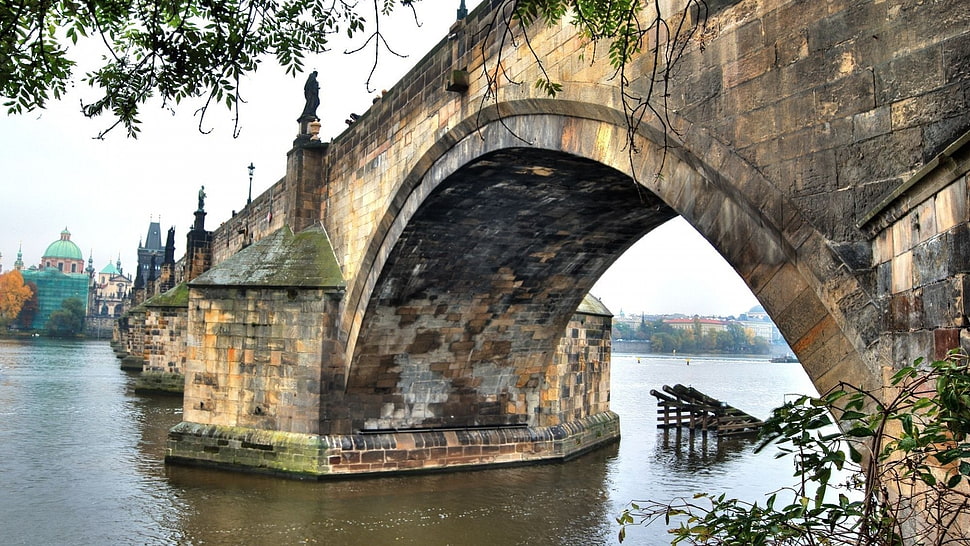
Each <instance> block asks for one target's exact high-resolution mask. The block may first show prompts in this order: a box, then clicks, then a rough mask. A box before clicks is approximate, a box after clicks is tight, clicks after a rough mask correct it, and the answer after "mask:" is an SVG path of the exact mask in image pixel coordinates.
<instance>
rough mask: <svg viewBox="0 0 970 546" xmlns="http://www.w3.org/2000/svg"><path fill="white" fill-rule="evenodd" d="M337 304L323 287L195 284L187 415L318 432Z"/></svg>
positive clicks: (204, 420) (215, 422)
mask: <svg viewBox="0 0 970 546" xmlns="http://www.w3.org/2000/svg"><path fill="white" fill-rule="evenodd" d="M333 307H334V304H333V302H332V301H331V299H330V298H329V297H328V296H327V294H326V292H325V291H324V290H320V289H296V288H285V289H284V288H279V289H273V288H265V289H255V288H249V289H247V288H217V287H206V288H204V289H198V288H192V289H191V291H190V305H189V330H188V343H187V345H188V346H187V350H186V356H187V360H186V370H185V374H186V387H185V403H184V408H185V416H184V419H185V420H186V421H191V422H196V423H209V424H213V425H222V426H231V427H236V426H240V427H252V428H256V429H264V430H275V431H284V432H295V433H306V434H315V433H317V432H318V430H319V419H320V370H321V365H322V360H323V358H322V356H321V351H322V348H323V346H324V343H325V337H326V336H325V332H327V331H329V330H328V328H330V321H331V317H332V316H333V312H334V309H333Z"/></svg>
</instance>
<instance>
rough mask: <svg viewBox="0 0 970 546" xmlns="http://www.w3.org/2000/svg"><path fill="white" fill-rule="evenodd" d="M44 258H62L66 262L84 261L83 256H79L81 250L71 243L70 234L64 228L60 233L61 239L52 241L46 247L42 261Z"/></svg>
mask: <svg viewBox="0 0 970 546" xmlns="http://www.w3.org/2000/svg"><path fill="white" fill-rule="evenodd" d="M46 258H64V259H67V260H82V261H83V260H84V256H83V255H82V254H81V249H80V248H78V246H77V245H76V244H74V242H73V241H71V232H70V231H68V230H67V228H64V231H62V232H61V238H60V239H59V240H57V241H54V242H53V243H51V244H50V246H48V247H47V250H46V251H44V255H43V257H42V259H46Z"/></svg>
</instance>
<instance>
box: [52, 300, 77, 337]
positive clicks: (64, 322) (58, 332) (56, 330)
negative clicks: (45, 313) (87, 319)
mask: <svg viewBox="0 0 970 546" xmlns="http://www.w3.org/2000/svg"><path fill="white" fill-rule="evenodd" d="M83 331H84V303H83V302H82V301H81V300H79V299H78V298H67V299H66V300H64V301H63V302H62V303H61V308H60V309H58V310H57V311H54V312H53V313H51V316H50V318H49V319H47V335H48V336H51V337H74V336H76V335H78V334H80V333H81V332H83Z"/></svg>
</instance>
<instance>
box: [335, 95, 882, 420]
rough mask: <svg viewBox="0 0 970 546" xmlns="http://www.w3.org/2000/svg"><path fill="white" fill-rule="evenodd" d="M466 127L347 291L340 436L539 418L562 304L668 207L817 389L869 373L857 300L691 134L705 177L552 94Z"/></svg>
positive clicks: (780, 207) (740, 170)
mask: <svg viewBox="0 0 970 546" xmlns="http://www.w3.org/2000/svg"><path fill="white" fill-rule="evenodd" d="M480 118H481V119H479V120H477V121H479V122H481V123H476V124H472V123H466V124H463V125H460V126H458V127H455V128H453V129H452V130H451V132H450V133H449V134H446V135H445V136H444V137H443V138H442V141H441V142H440V143H439V144H436V145H435V146H433V147H432V148H431V149H430V151H429V152H427V153H426V155H425V157H424V158H422V159H421V160H420V161H418V162H417V167H415V171H414V174H413V175H412V176H411V177H410V178H409V179H408V180H405V181H404V183H403V184H402V186H401V188H400V190H399V191H398V193H397V194H396V196H395V197H394V199H392V202H391V204H390V206H389V208H388V212H387V214H386V216H385V220H384V221H383V222H382V226H384V227H383V228H382V229H383V231H382V232H381V233H378V234H377V237H375V239H374V243H373V245H372V247H371V249H370V251H369V252H368V258H367V259H365V262H364V266H363V271H369V272H370V273H369V274H368V275H365V276H362V277H361V279H362V280H358V281H357V284H356V285H355V286H353V287H352V288H351V292H350V300H349V308H348V309H351V310H353V309H356V311H355V312H352V313H350V314H349V315H347V316H348V317H358V318H357V319H356V320H357V321H358V322H356V324H354V325H351V326H350V327H348V331H349V332H350V344H349V346H348V353H347V356H348V359H347V363H348V368H347V370H346V383H345V395H346V396H348V397H349V398H348V399H349V400H355V399H356V400H357V402H359V403H357V402H355V403H352V404H351V405H352V406H353V407H355V408H358V409H357V410H356V412H354V411H352V415H350V416H349V418H350V421H351V423H352V428H353V429H358V430H359V429H387V428H411V427H415V428H422V427H441V426H490V425H503V424H504V425H516V424H529V425H544V424H548V422H549V421H544V419H545V418H546V417H548V416H549V415H550V414H551V413H554V411H553V410H550V409H549V408H548V407H544V406H543V401H544V400H548V399H550V398H554V397H555V395H554V394H553V393H551V392H548V390H545V391H544V390H543V389H544V388H545V385H546V383H547V382H548V381H547V380H548V379H549V378H548V373H550V368H549V365H550V362H551V357H552V353H553V352H554V350H555V348H556V344H557V342H558V340H559V339H560V338H561V337H562V335H563V329H564V327H565V326H566V323H567V322H568V321H569V319H570V317H571V316H572V315H573V313H574V312H575V310H576V307H577V305H578V304H579V303H580V301H581V299H582V298H583V296H584V295H585V294H586V293H587V292H588V290H589V289H590V288H591V287H592V286H593V284H594V283H595V282H596V280H597V279H598V278H599V276H600V275H601V274H602V273H603V272H604V271H605V270H606V268H607V267H608V266H609V265H610V264H611V263H612V262H613V261H615V259H617V258H618V257H619V256H620V255H621V254H622V253H623V252H624V251H625V250H626V249H627V248H628V247H629V246H630V245H632V244H633V243H634V242H635V241H636V240H637V239H639V238H640V237H642V236H643V235H644V234H646V233H648V232H649V231H651V230H652V229H654V228H655V227H656V226H658V225H660V224H662V223H663V222H665V221H666V220H668V219H670V218H672V217H673V216H676V215H677V214H680V215H682V216H684V217H685V219H686V220H687V221H688V222H689V223H690V224H692V225H693V226H694V227H695V228H696V229H697V230H698V231H699V232H700V233H701V235H703V236H704V237H705V238H706V239H707V240H708V241H709V242H710V243H711V244H712V245H713V246H714V248H715V249H716V250H717V251H718V252H719V253H720V254H721V255H722V256H723V257H724V258H725V259H726V260H727V262H728V263H729V264H730V265H731V266H732V267H734V269H735V270H736V271H737V272H738V273H739V274H740V275H741V277H742V278H743V279H744V280H745V282H746V283H747V284H748V286H749V287H750V288H751V289H752V292H753V293H754V294H755V296H756V297H757V298H758V299H759V301H760V302H761V303H762V304H763V305H764V306H765V308H766V310H767V311H768V313H769V315H771V316H772V318H773V319H774V320H775V322H776V324H778V326H779V329H780V330H781V331H782V333H783V334H784V335H785V337H786V339H788V341H789V343H790V344H791V345H792V347H793V348H794V349H795V351H796V353H797V354H798V355H799V357H800V358H801V361H802V363H803V365H804V366H805V368H806V370H807V371H808V372H809V375H810V376H811V377H812V379H813V381H814V382H815V384H816V386H817V387H818V388H819V389H820V390H825V389H827V388H828V387H830V386H833V385H834V384H835V383H837V382H838V381H840V380H850V381H854V382H855V383H856V384H864V383H867V382H869V381H871V379H872V378H873V377H876V376H877V373H876V372H875V371H874V370H872V369H870V368H871V367H872V366H871V365H867V364H866V362H868V360H867V359H865V358H864V357H863V356H862V354H861V353H860V352H859V351H860V349H861V348H864V347H865V345H866V342H865V341H863V340H861V339H860V338H859V334H858V333H857V330H856V329H855V328H856V327H858V326H859V325H861V326H862V328H863V331H864V332H865V333H866V334H867V335H866V336H865V337H866V338H867V339H869V338H872V335H871V333H872V330H873V328H874V326H873V325H874V324H876V321H875V320H873V314H874V311H873V306H872V305H871V304H870V303H869V299H868V298H867V297H866V296H865V294H864V293H862V291H861V290H859V288H858V285H857V283H856V281H855V279H854V278H852V277H851V276H849V275H845V274H844V271H841V270H840V268H839V263H838V262H837V261H836V260H835V259H834V257H833V256H832V253H831V252H830V249H828V247H827V246H826V243H825V241H824V238H822V237H820V236H819V235H818V233H817V232H814V230H811V228H809V227H808V226H807V224H806V223H804V222H802V221H801V220H800V218H799V216H798V214H797V212H794V211H795V210H796V209H795V208H794V207H792V206H791V205H790V203H789V202H788V201H787V200H786V199H785V198H784V196H782V195H780V194H779V193H778V192H777V191H776V190H774V189H773V188H772V187H771V186H770V184H768V183H767V182H766V181H765V180H764V179H763V177H761V175H760V174H759V173H757V171H756V170H754V169H751V168H750V166H747V165H746V164H743V163H742V162H741V161H740V160H739V159H738V158H737V156H735V155H734V154H732V153H731V152H730V151H729V150H727V149H725V148H723V147H719V145H718V144H717V143H716V142H714V141H712V140H710V139H707V140H705V139H704V138H698V137H697V136H696V133H695V137H694V140H695V141H700V142H702V143H704V145H705V146H707V147H708V149H707V153H709V154H711V155H712V157H713V158H716V160H717V162H716V164H717V168H714V167H712V166H711V165H710V164H709V163H708V162H707V161H705V160H704V159H702V158H699V157H698V156H697V155H695V154H693V153H691V152H690V150H688V149H687V147H686V146H685V145H677V146H675V147H673V148H669V149H667V151H664V149H663V147H662V146H660V145H657V144H656V142H662V140H660V138H658V137H657V135H655V134H650V131H651V130H652V129H650V128H646V129H644V130H643V131H641V133H640V135H639V137H640V141H639V143H638V144H639V146H640V149H641V152H640V153H639V154H636V155H634V156H632V161H631V157H630V156H628V155H627V152H626V150H625V146H624V143H625V141H626V140H625V139H626V128H625V126H624V121H623V118H622V115H621V114H618V113H617V112H615V111H612V110H610V109H608V108H604V107H599V106H596V105H588V104H570V103H566V102H565V101H522V102H521V103H503V104H501V105H499V106H498V107H496V108H495V109H492V110H486V111H483V113H482V115H481V116H480ZM519 135H531V136H532V140H531V142H530V143H529V144H528V145H523V143H522V141H521V140H520V139H519ZM661 138H662V137H661ZM695 144H696V143H695ZM661 164H663V165H664V168H663V173H662V175H661V176H655V175H656V174H657V169H659V168H660V165H661ZM631 172H636V173H637V179H638V182H635V181H634V180H633V178H632V177H631V176H630V174H629V173H631ZM722 172H723V173H730V174H731V175H732V176H733V178H731V177H728V176H725V175H723V174H722ZM638 183H639V185H638ZM653 266H655V265H654V264H644V267H653ZM355 302H356V303H355ZM843 306H845V308H846V309H849V311H851V312H853V313H855V314H856V315H857V316H858V317H861V319H858V317H848V316H846V315H845V314H843ZM853 324H855V326H853ZM559 417H562V416H559ZM553 422H556V420H555V418H554V419H553Z"/></svg>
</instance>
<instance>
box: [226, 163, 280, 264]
mask: <svg viewBox="0 0 970 546" xmlns="http://www.w3.org/2000/svg"><path fill="white" fill-rule="evenodd" d="M287 187H288V185H287V181H286V178H283V179H281V180H280V181H278V182H276V183H275V184H273V186H272V187H270V188H269V189H267V190H266V191H264V192H263V193H262V194H260V195H258V196H256V197H255V198H254V199H253V202H252V203H250V204H249V205H248V206H246V207H243V208H242V210H240V211H238V212H236V214H234V215H233V216H232V217H231V218H229V219H227V220H224V221H223V222H222V223H221V224H219V226H218V227H217V228H216V229H214V230H212V263H211V264H209V266H210V267H214V266H216V265H219V264H220V263H222V262H224V261H226V260H227V259H229V258H230V257H231V256H232V255H233V254H235V253H236V252H239V250H240V249H242V248H245V247H247V246H249V245H251V244H253V243H255V242H256V241H258V240H260V239H262V238H263V237H265V236H267V235H269V234H270V233H273V232H274V231H276V230H278V229H279V228H281V227H283V225H284V224H286V222H287V219H286V210H287V207H288V203H289V197H288V194H287Z"/></svg>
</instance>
